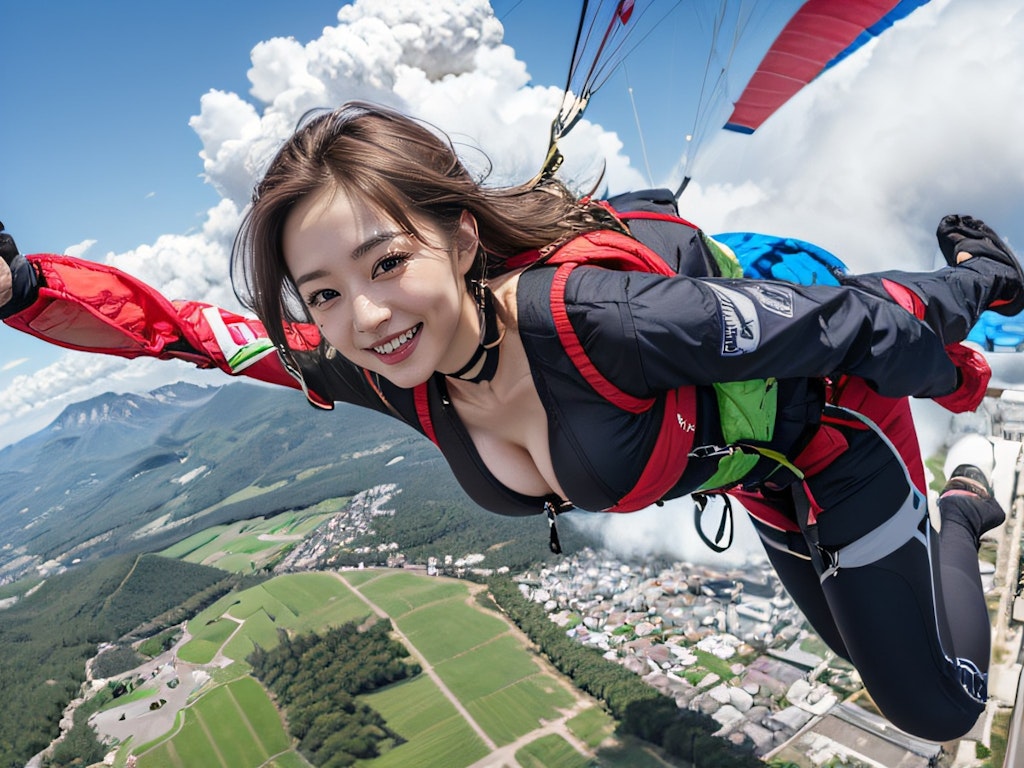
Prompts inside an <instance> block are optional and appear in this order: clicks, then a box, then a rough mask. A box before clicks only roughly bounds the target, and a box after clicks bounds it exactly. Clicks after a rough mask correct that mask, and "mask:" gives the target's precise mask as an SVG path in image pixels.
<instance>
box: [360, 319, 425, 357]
mask: <svg viewBox="0 0 1024 768" xmlns="http://www.w3.org/2000/svg"><path fill="white" fill-rule="evenodd" d="M422 328H423V323H418V324H417V325H415V326H413V327H412V328H410V329H409V330H407V331H403V332H402V333H400V334H398V335H397V336H395V337H393V338H390V339H388V340H387V341H385V342H384V343H383V344H379V345H377V346H375V347H373V348H372V349H373V351H374V352H376V353H377V354H378V355H393V354H394V353H395V352H397V351H398V350H399V349H401V348H402V347H404V346H405V345H406V344H408V343H409V342H410V341H412V340H413V339H414V338H415V337H416V334H418V333H419V332H420V330H421V329H422Z"/></svg>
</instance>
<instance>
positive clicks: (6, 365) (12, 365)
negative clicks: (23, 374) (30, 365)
mask: <svg viewBox="0 0 1024 768" xmlns="http://www.w3.org/2000/svg"><path fill="white" fill-rule="evenodd" d="M27 362H28V358H27V357H19V358H17V359H16V360H8V361H7V362H6V363H4V364H3V365H2V366H0V371H10V370H13V369H14V368H17V367H18V366H19V365H23V364H24V363H27Z"/></svg>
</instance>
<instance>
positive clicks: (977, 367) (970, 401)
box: [932, 344, 992, 413]
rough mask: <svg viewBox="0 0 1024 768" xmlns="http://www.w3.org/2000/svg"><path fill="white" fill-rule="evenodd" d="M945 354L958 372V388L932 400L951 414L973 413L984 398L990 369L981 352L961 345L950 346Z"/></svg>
mask: <svg viewBox="0 0 1024 768" xmlns="http://www.w3.org/2000/svg"><path fill="white" fill-rule="evenodd" d="M946 354H947V355H949V359H950V360H952V361H953V364H954V365H955V366H956V367H957V370H958V371H959V372H960V386H958V387H957V388H956V389H954V390H953V391H952V392H950V393H949V394H948V395H943V396H942V397H935V398H932V399H933V400H935V402H936V403H938V404H939V405H941V406H942V407H943V408H945V409H946V410H947V411H951V412H952V413H967V412H968V411H973V410H975V409H976V408H977V407H978V406H979V405H981V401H982V400H983V399H984V397H985V390H986V389H987V388H988V382H989V379H991V378H992V369H991V368H990V367H989V364H988V361H987V360H986V359H985V356H984V355H983V354H981V352H979V351H978V350H976V349H972V348H971V347H968V346H965V345H963V344H950V345H949V346H947V347H946Z"/></svg>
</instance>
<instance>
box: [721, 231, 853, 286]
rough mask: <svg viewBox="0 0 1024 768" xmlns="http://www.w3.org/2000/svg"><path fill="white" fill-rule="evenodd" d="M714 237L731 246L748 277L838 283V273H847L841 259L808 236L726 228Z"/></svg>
mask: <svg viewBox="0 0 1024 768" xmlns="http://www.w3.org/2000/svg"><path fill="white" fill-rule="evenodd" d="M713 237H714V239H715V240H717V241H718V242H720V243H722V244H724V245H727V246H729V248H731V249H732V251H733V253H735V254H736V258H737V259H738V260H739V262H740V266H741V267H743V275H744V276H745V277H752V278H761V279H769V280H785V281H787V282H790V283H800V284H802V285H839V281H838V280H837V279H836V275H837V274H838V275H845V274H846V273H847V269H846V265H845V264H844V263H843V262H842V261H840V260H839V259H838V258H836V257H835V256H834V255H833V254H832V253H830V252H828V251H826V250H825V249H824V248H821V247H819V246H817V245H815V244H814V243H809V242H807V241H806V240H797V239H796V238H793V237H775V236H774V235H761V234H757V233H755V232H725V233H723V234H720V235H713Z"/></svg>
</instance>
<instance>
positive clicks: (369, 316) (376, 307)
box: [352, 295, 391, 333]
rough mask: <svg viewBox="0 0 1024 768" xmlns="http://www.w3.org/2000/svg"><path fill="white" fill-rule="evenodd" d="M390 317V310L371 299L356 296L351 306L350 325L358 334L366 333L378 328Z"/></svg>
mask: <svg viewBox="0 0 1024 768" xmlns="http://www.w3.org/2000/svg"><path fill="white" fill-rule="evenodd" d="M390 317H391V310H389V309H388V308H387V307H386V306H384V305H382V304H379V303H377V302H376V301H374V300H373V299H372V298H371V297H369V296H365V295H361V296H356V297H355V300H354V302H353V306H352V324H353V326H354V327H355V329H356V331H358V332H359V333H368V332H370V331H374V330H376V329H377V328H378V327H380V325H381V323H384V322H385V321H386V320H387V319H388V318H390Z"/></svg>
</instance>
